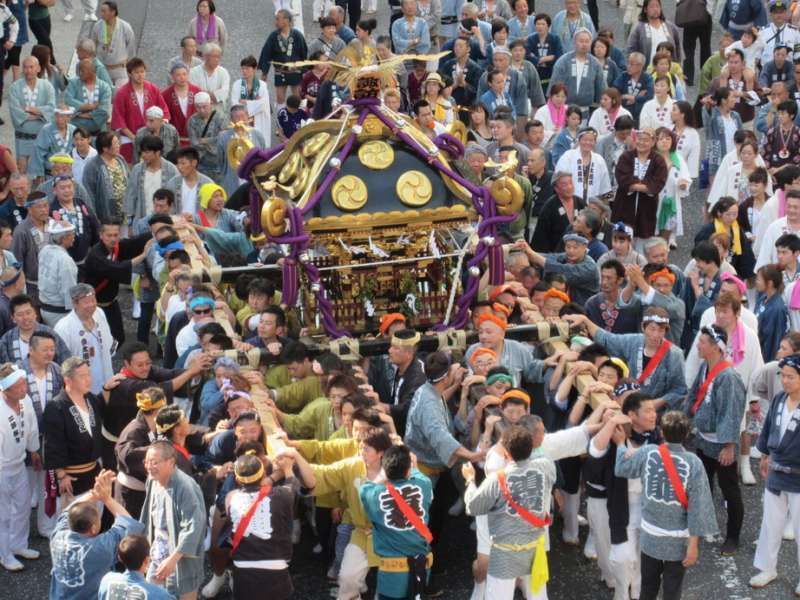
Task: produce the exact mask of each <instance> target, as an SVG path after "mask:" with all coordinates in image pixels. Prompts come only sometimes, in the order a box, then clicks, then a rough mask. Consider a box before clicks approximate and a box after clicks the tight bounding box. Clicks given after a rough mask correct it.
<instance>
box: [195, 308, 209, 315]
mask: <svg viewBox="0 0 800 600" xmlns="http://www.w3.org/2000/svg"><path fill="white" fill-rule="evenodd" d="M192 312H193V313H194V314H196V315H198V316H200V315H210V314H211V309H210V308H200V309H197V308H196V309H194V310H193V311H192Z"/></svg>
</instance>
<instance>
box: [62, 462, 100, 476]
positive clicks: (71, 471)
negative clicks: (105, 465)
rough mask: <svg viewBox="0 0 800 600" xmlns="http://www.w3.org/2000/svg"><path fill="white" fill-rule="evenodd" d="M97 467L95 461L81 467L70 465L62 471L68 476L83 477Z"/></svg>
mask: <svg viewBox="0 0 800 600" xmlns="http://www.w3.org/2000/svg"><path fill="white" fill-rule="evenodd" d="M96 467H97V461H96V460H93V461H92V462H88V463H83V464H82V465H72V466H70V467H64V471H65V472H66V473H67V474H68V475H83V474H84V473H91V472H92V471H93V470H94V469H95V468H96Z"/></svg>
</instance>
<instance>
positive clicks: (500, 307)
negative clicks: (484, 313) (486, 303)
mask: <svg viewBox="0 0 800 600" xmlns="http://www.w3.org/2000/svg"><path fill="white" fill-rule="evenodd" d="M492 310H493V311H494V312H495V313H501V314H502V315H503V317H504V318H505V319H508V317H510V316H511V313H512V310H511V309H510V308H508V307H507V306H506V305H505V304H500V303H499V302H495V303H494V304H492Z"/></svg>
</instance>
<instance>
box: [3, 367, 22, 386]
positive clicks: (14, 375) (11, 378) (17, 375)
mask: <svg viewBox="0 0 800 600" xmlns="http://www.w3.org/2000/svg"><path fill="white" fill-rule="evenodd" d="M23 377H27V375H26V373H25V371H23V370H22V369H20V368H18V367H14V370H13V371H11V373H9V374H8V375H6V376H5V377H3V379H0V390H2V391H4V392H5V391H6V390H7V389H8V388H10V387H11V386H12V385H14V384H15V383H17V382H18V381H19V380H20V379H22V378H23Z"/></svg>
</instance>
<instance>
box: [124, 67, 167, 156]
mask: <svg viewBox="0 0 800 600" xmlns="http://www.w3.org/2000/svg"><path fill="white" fill-rule="evenodd" d="M125 70H126V71H127V72H128V82H127V83H125V84H124V85H122V86H121V87H120V88H119V89H118V90H117V93H116V94H115V95H114V104H113V110H112V112H111V128H112V129H114V130H116V131H117V133H118V134H119V135H120V144H121V147H120V154H122V156H123V157H124V158H125V160H126V161H127V162H128V163H132V162H135V161H136V160H137V159H138V158H139V157H138V156H134V153H133V140H134V138H135V137H136V134H137V132H138V131H139V130H140V129H142V128H143V127H145V125H146V119H147V117H146V116H145V113H146V112H147V111H148V110H149V109H150V108H159V109H160V110H161V116H162V117H166V118H167V120H169V108H168V107H167V103H166V102H165V101H164V98H162V97H161V90H159V89H158V86H156V85H155V84H153V83H150V82H149V81H147V80H146V79H145V77H146V76H147V66H146V65H145V63H144V61H143V60H142V59H141V58H136V57H134V58H132V59H130V60H129V61H128V62H127V63H126V64H125Z"/></svg>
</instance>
